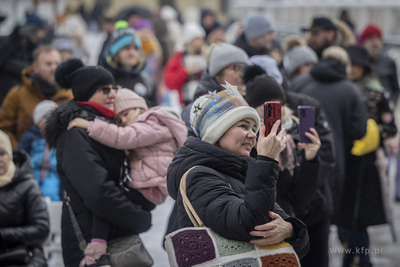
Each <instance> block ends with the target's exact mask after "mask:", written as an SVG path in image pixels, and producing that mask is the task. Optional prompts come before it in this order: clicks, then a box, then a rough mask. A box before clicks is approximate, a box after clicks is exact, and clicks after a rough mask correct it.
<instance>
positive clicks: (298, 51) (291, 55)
mask: <svg viewBox="0 0 400 267" xmlns="http://www.w3.org/2000/svg"><path fill="white" fill-rule="evenodd" d="M306 63H314V64H316V63H318V56H317V54H316V53H315V51H314V50H312V49H311V48H310V47H308V46H301V45H299V46H295V47H293V48H292V49H291V50H290V51H289V52H288V53H287V54H286V55H285V57H284V58H283V66H284V67H285V70H286V71H287V73H288V74H289V75H292V74H293V73H294V72H295V71H296V70H297V69H298V68H300V66H301V65H304V64H306Z"/></svg>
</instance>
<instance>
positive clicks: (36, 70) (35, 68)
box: [32, 61, 39, 73]
mask: <svg viewBox="0 0 400 267" xmlns="http://www.w3.org/2000/svg"><path fill="white" fill-rule="evenodd" d="M32 68H33V72H35V73H37V72H38V71H39V66H38V63H37V61H33V63H32Z"/></svg>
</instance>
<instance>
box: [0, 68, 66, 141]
mask: <svg viewBox="0 0 400 267" xmlns="http://www.w3.org/2000/svg"><path fill="white" fill-rule="evenodd" d="M32 75H33V69H32V68H27V69H24V70H23V71H22V80H23V84H22V85H21V86H20V85H16V86H15V87H13V88H12V89H11V90H10V92H9V93H8V94H7V96H6V98H5V99H4V102H3V105H2V107H1V112H0V130H2V131H3V132H5V133H6V134H7V135H8V137H10V140H11V144H12V146H13V148H16V147H17V145H18V141H19V140H20V139H21V137H22V135H23V134H24V133H25V132H26V131H28V129H29V127H31V126H32V125H33V119H32V115H33V110H34V109H35V107H36V105H37V104H39V103H40V102H41V101H43V100H46V96H45V95H44V93H43V92H42V90H41V89H40V87H39V86H37V85H36V84H34V83H33V82H32ZM72 98H73V95H72V91H71V90H70V89H69V90H63V89H61V90H59V91H58V92H56V93H55V94H54V95H53V96H52V97H51V98H50V100H52V101H54V102H56V103H57V104H59V105H60V104H62V103H64V102H67V101H68V100H71V99H72Z"/></svg>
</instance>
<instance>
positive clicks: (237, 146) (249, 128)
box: [216, 118, 257, 157]
mask: <svg viewBox="0 0 400 267" xmlns="http://www.w3.org/2000/svg"><path fill="white" fill-rule="evenodd" d="M256 131H257V125H256V122H255V121H254V120H253V119H251V118H246V119H243V120H241V121H239V122H237V123H236V124H234V125H233V126H232V127H231V128H229V130H228V131H226V132H225V134H224V135H223V136H222V137H221V138H220V139H219V140H218V142H217V144H216V146H218V147H220V148H222V149H225V150H228V151H230V152H232V153H233V154H235V155H237V156H241V157H250V152H251V149H252V148H253V147H254V146H255V145H256Z"/></svg>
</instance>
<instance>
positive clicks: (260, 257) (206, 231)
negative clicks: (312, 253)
mask: <svg viewBox="0 0 400 267" xmlns="http://www.w3.org/2000/svg"><path fill="white" fill-rule="evenodd" d="M195 167H197V166H195ZM195 167H193V168H195ZM193 168H191V169H189V170H188V171H187V172H186V173H185V174H184V175H183V177H182V180H181V182H180V192H181V195H182V199H183V204H184V206H185V210H186V212H187V214H188V216H189V217H190V220H191V221H192V223H193V225H194V226H195V227H187V228H182V229H179V230H177V231H175V232H173V233H171V234H169V235H167V236H166V237H165V247H166V249H167V253H168V260H169V264H170V266H171V267H191V266H194V267H267V266H273V267H299V266H300V261H299V259H298V257H297V255H296V253H295V251H294V249H293V247H292V246H291V245H290V244H289V243H287V242H284V241H283V242H281V243H278V244H275V245H268V246H257V245H254V244H252V243H250V242H241V241H234V240H229V239H226V238H223V237H221V236H219V235H218V234H217V233H215V232H214V231H212V230H211V229H210V228H208V227H205V226H204V224H203V222H202V221H201V219H200V218H199V216H198V214H197V213H196V211H195V210H194V208H193V206H192V204H191V203H190V201H189V199H188V197H187V196H186V177H187V175H188V173H189V172H190V171H191V170H192V169H193Z"/></svg>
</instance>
